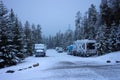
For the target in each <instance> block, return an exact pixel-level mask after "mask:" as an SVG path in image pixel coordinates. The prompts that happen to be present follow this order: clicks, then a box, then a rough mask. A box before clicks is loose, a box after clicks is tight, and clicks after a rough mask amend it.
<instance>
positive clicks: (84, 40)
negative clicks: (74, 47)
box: [75, 39, 96, 43]
mask: <svg viewBox="0 0 120 80" xmlns="http://www.w3.org/2000/svg"><path fill="white" fill-rule="evenodd" d="M92 42H93V43H95V42H96V41H95V40H88V39H83V40H77V41H75V43H92Z"/></svg>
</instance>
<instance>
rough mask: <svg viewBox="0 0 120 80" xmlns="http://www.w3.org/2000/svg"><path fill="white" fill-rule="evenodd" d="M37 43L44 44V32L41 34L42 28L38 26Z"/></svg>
mask: <svg viewBox="0 0 120 80" xmlns="http://www.w3.org/2000/svg"><path fill="white" fill-rule="evenodd" d="M36 40H37V42H36V43H41V42H42V32H41V26H40V25H39V24H38V25H37V29H36Z"/></svg>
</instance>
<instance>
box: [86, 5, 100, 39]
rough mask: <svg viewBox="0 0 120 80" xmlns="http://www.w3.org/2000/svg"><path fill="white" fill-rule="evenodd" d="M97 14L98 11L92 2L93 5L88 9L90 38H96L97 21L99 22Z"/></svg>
mask: <svg viewBox="0 0 120 80" xmlns="http://www.w3.org/2000/svg"><path fill="white" fill-rule="evenodd" d="M97 15H98V12H97V10H96V8H95V6H94V5H93V4H91V7H90V8H89V9H88V25H89V26H88V30H89V31H88V35H89V39H95V36H96V32H95V27H96V22H97Z"/></svg>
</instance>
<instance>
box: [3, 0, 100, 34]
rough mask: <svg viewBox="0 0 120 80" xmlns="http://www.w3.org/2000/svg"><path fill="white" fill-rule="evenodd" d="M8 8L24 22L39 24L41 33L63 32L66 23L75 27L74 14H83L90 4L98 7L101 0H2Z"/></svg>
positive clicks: (66, 26) (72, 27)
mask: <svg viewBox="0 0 120 80" xmlns="http://www.w3.org/2000/svg"><path fill="white" fill-rule="evenodd" d="M2 1H3V3H4V4H5V6H6V7H7V8H8V9H11V8H12V9H13V10H14V12H15V13H16V14H17V16H18V18H19V19H20V20H21V21H22V23H25V21H26V20H28V21H29V22H30V23H31V24H32V23H34V24H36V25H37V24H40V25H41V27H42V33H43V35H46V36H48V35H55V33H57V32H58V31H61V32H65V31H66V30H67V29H68V25H69V24H70V25H71V27H70V28H71V29H73V30H74V29H75V16H76V13H77V12H78V11H80V12H81V13H82V14H84V13H85V12H86V11H87V10H88V8H89V7H90V5H91V4H94V5H95V6H96V8H97V9H98V8H99V5H100V1H101V0H2Z"/></svg>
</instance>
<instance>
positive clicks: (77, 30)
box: [74, 11, 82, 40]
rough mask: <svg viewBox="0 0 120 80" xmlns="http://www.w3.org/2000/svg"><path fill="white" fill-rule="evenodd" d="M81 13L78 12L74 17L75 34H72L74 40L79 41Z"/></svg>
mask: <svg viewBox="0 0 120 80" xmlns="http://www.w3.org/2000/svg"><path fill="white" fill-rule="evenodd" d="M81 20H82V18H81V13H80V11H78V12H77V15H76V20H75V26H76V28H75V33H74V37H75V40H79V39H81V38H82V37H81V36H82V30H81Z"/></svg>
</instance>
